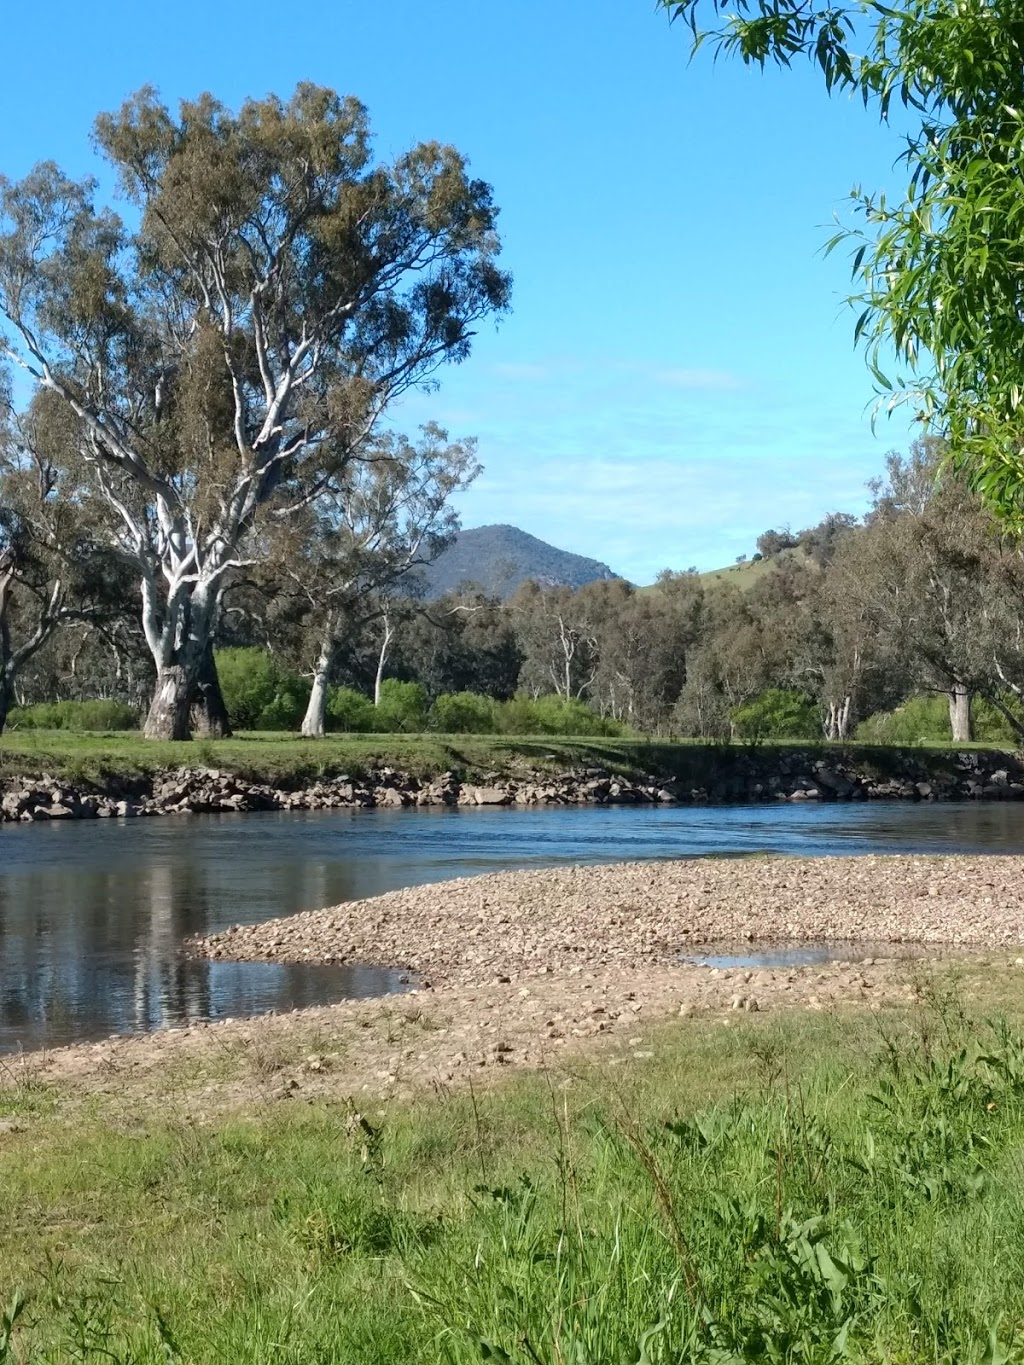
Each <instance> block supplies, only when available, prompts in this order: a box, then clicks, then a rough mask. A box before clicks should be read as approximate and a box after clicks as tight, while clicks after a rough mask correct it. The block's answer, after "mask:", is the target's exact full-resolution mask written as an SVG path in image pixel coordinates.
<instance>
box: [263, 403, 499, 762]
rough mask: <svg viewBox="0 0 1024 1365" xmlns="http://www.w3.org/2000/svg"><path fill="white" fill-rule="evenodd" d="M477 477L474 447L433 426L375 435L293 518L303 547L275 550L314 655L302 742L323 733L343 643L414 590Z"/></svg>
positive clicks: (447, 540) (446, 540) (451, 531)
mask: <svg viewBox="0 0 1024 1365" xmlns="http://www.w3.org/2000/svg"><path fill="white" fill-rule="evenodd" d="M478 470H479V465H478V464H477V460H476V444H475V442H474V441H472V440H467V441H449V439H448V433H447V432H446V431H444V430H443V429H442V428H441V427H438V426H436V425H434V424H432V423H431V424H428V425H427V426H425V427H424V428H423V429H422V431H421V433H420V437H419V439H418V440H417V441H409V440H408V439H407V438H405V437H403V436H400V435H398V434H397V433H394V432H388V433H384V434H381V435H380V436H378V437H377V438H376V439H375V440H373V441H372V442H370V443H368V444H367V446H366V447H365V448H362V449H361V450H360V451H359V456H358V458H357V459H351V460H350V461H349V462H348V464H347V467H346V468H345V469H344V470H343V471H342V472H340V473H338V474H336V475H335V477H333V478H332V480H331V482H330V483H329V484H328V485H327V487H326V488H325V489H324V490H323V491H322V492H321V493H320V494H319V496H318V497H317V499H316V500H315V502H313V503H312V504H311V505H310V507H309V508H308V510H307V513H306V515H305V517H303V518H302V519H301V520H299V519H293V521H294V525H293V528H292V529H293V531H294V532H296V533H297V534H298V535H299V536H300V537H301V539H302V543H301V544H299V545H292V546H288V545H285V546H284V553H283V555H282V563H281V572H283V574H284V575H286V576H287V578H289V579H290V580H291V584H292V588H291V591H292V592H293V594H294V595H295V596H296V598H297V599H299V600H300V601H301V602H302V603H303V604H304V611H303V620H304V633H305V634H306V635H307V636H308V638H309V639H311V640H312V641H313V642H314V650H315V654H314V658H313V660H312V668H311V674H312V690H311V692H310V698H309V705H308V706H307V708H306V714H305V718H304V719H303V722H302V733H303V734H304V735H307V736H310V737H314V738H315V737H318V736H321V735H322V734H323V733H324V717H325V707H326V702H327V688H328V684H329V683H330V680H331V676H332V673H333V670H334V666H335V661H336V659H337V656H338V652H339V649H341V647H342V646H343V644H344V643H345V640H346V637H347V636H351V635H358V633H359V631H360V630H361V629H362V628H363V627H364V626H365V625H366V624H367V623H368V622H370V621H373V620H378V621H379V620H381V619H384V618H386V617H387V613H388V604H389V601H390V599H391V598H393V597H394V596H396V595H401V594H402V592H403V586H404V588H405V592H406V595H408V594H409V593H410V592H412V591H413V590H414V588H415V584H414V582H412V581H410V580H411V576H412V574H413V573H414V570H415V569H416V568H417V567H418V566H420V565H424V564H429V563H430V562H431V561H432V560H433V559H435V558H436V557H437V556H438V555H439V554H440V553H441V551H442V550H443V549H445V548H446V546H448V545H449V544H451V542H452V540H453V539H454V536H455V533H456V532H457V530H458V528H459V523H458V518H457V516H456V513H455V510H454V508H453V507H452V504H451V499H452V496H453V495H454V494H455V493H456V492H458V491H459V490H460V489H463V488H465V487H466V486H467V484H468V483H469V482H470V481H471V480H472V479H473V478H475V476H476V474H477V472H478ZM379 671H380V670H378V672H379ZM378 690H379V689H378Z"/></svg>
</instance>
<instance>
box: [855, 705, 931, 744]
mask: <svg viewBox="0 0 1024 1365" xmlns="http://www.w3.org/2000/svg"><path fill="white" fill-rule="evenodd" d="M855 738H856V739H859V740H863V741H864V742H865V743H868V744H927V743H941V742H945V743H947V744H948V743H950V742H951V740H952V730H951V728H950V723H949V705H948V703H947V701H946V699H945V697H939V696H935V695H934V694H932V695H930V696H919V697H910V698H908V699H907V701H905V702H904V703H903V705H902V706H898V707H897V708H896V710H895V711H879V712H877V713H876V714H875V715H873V716H868V718H867V719H866V720H863V721H861V723H860V725H858V726H857V731H856V734H855Z"/></svg>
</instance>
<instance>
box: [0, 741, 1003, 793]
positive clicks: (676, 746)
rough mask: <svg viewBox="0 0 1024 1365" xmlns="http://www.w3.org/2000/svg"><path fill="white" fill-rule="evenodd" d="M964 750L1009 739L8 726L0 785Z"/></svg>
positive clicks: (891, 767)
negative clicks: (208, 772)
mask: <svg viewBox="0 0 1024 1365" xmlns="http://www.w3.org/2000/svg"><path fill="white" fill-rule="evenodd" d="M965 748H974V749H978V750H983V751H991V752H992V753H993V754H995V755H999V754H1001V753H1006V752H1010V751H1012V748H1013V746H1012V745H1009V744H1008V745H1005V746H1000V745H998V744H992V743H989V744H974V745H964V744H958V745H955V746H952V745H949V744H941V743H935V744H920V745H913V746H910V747H906V748H898V747H894V746H885V745H867V744H858V743H856V742H848V743H846V744H839V745H830V744H827V743H825V742H824V741H822V742H821V743H813V742H802V743H797V744H794V743H790V742H780V743H774V742H764V743H759V744H752V743H740V744H725V743H711V744H708V743H703V742H701V741H699V740H668V739H643V738H629V739H607V738H594V739H586V738H572V737H564V736H555V735H529V736H514V735H435V734H418V735H328V736H327V737H326V738H324V739H321V740H307V739H303V738H302V737H301V736H299V735H285V734H279V733H274V734H270V733H268V734H260V733H252V734H240V735H237V736H235V737H234V738H232V739H226V740H212V741H211V740H195V741H192V742H190V743H177V744H174V743H161V742H155V741H152V740H146V739H143V738H142V737H141V735H139V734H138V733H137V732H136V733H131V732H128V733H118V734H78V733H74V732H71V731H67V730H24V731H17V730H15V731H7V732H5V733H4V734H3V736H2V737H0V783H2V782H3V780H4V779H5V778H9V777H19V776H29V777H35V776H38V775H40V774H50V775H52V776H60V777H63V778H65V779H66V780H68V781H70V782H81V783H90V782H93V783H100V784H103V783H108V782H111V781H129V782H130V781H133V780H140V781H144V780H146V779H147V778H148V777H150V776H151V775H152V774H153V772H155V771H156V770H157V769H161V768H177V767H185V766H193V767H198V766H207V767H218V768H223V769H226V770H229V771H233V772H237V773H239V774H241V775H242V776H244V777H246V778H248V779H249V780H251V781H256V782H267V783H271V784H273V783H282V784H285V785H287V784H292V785H299V784H303V783H308V782H314V781H316V780H317V779H319V778H328V777H333V776H337V775H338V774H341V773H346V772H347V773H351V774H353V775H359V774H361V773H364V772H366V771H367V770H368V769H371V768H379V767H384V766H391V767H394V768H399V769H402V770H403V771H407V772H411V773H412V774H414V775H415V776H420V777H425V776H432V775H436V774H438V773H442V772H445V771H448V770H449V769H451V770H453V771H455V772H457V773H459V774H460V775H462V776H465V777H470V778H473V777H481V776H485V775H486V774H487V773H491V772H499V773H502V774H509V775H514V774H515V773H517V772H518V773H520V774H522V773H523V772H524V771H527V770H528V771H530V772H536V773H556V772H564V771H565V770H566V769H568V768H573V767H580V766H582V767H588V766H600V767H606V768H611V769H614V770H615V771H616V772H619V773H623V774H625V775H627V776H642V775H646V774H648V773H656V774H659V775H661V776H666V777H667V776H670V775H672V776H677V777H678V778H679V779H680V780H681V781H683V782H684V783H689V784H691V785H694V786H703V785H706V784H707V783H708V782H709V781H712V780H715V779H717V778H719V777H721V776H722V775H723V774H727V773H728V772H729V770H730V768H731V767H732V766H734V765H736V764H742V763H745V762H747V760H749V759H755V760H756V759H757V756H758V755H759V754H762V755H763V754H768V755H772V756H774V755H776V754H782V753H785V752H788V753H789V754H790V755H791V756H796V755H801V756H812V757H813V756H814V755H818V754H820V755H822V756H824V757H827V756H828V755H829V754H830V753H833V754H836V755H837V756H847V757H850V758H853V759H855V760H856V761H857V762H858V763H862V764H864V765H865V766H871V767H873V768H874V770H875V771H877V772H878V773H880V774H891V775H893V776H903V775H904V774H905V773H906V771H908V769H907V764H908V762H909V763H911V764H924V765H925V766H926V767H927V766H932V767H935V768H936V769H941V768H943V767H944V766H948V762H949V760H950V757H951V756H952V755H953V754H956V753H958V752H960V751H961V750H963V749H965Z"/></svg>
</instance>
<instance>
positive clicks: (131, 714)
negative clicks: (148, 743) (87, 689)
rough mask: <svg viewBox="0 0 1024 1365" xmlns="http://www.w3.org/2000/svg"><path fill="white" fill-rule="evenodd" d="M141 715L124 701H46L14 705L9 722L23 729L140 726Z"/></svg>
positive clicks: (84, 729) (101, 728)
mask: <svg viewBox="0 0 1024 1365" xmlns="http://www.w3.org/2000/svg"><path fill="white" fill-rule="evenodd" d="M139 719H140V717H139V713H138V711H136V710H135V709H134V708H133V707H131V706H128V705H126V704H125V703H124V702H123V701H44V702H37V703H36V704H35V705H33V706H17V707H14V708H13V709H12V710H11V711H10V713H9V714H8V717H7V723H8V725H9V726H10V727H11V728H16V729H20V730H73V731H86V730H137V729H138V728H139Z"/></svg>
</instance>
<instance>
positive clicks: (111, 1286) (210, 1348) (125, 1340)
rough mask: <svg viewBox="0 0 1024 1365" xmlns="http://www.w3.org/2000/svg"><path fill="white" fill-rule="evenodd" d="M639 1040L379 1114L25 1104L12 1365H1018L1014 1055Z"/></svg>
mask: <svg viewBox="0 0 1024 1365" xmlns="http://www.w3.org/2000/svg"><path fill="white" fill-rule="evenodd" d="M650 1046H652V1048H653V1053H654V1055H653V1057H651V1058H650V1060H648V1061H633V1062H632V1063H628V1064H624V1065H621V1066H619V1067H613V1066H611V1065H610V1064H609V1062H608V1060H607V1059H605V1060H604V1061H603V1062H595V1063H593V1064H590V1065H583V1064H580V1066H579V1068H578V1070H577V1071H576V1072H575V1073H569V1074H567V1075H564V1076H563V1075H559V1076H550V1077H548V1076H535V1077H532V1078H526V1079H523V1078H519V1079H514V1080H512V1081H511V1082H509V1083H506V1084H504V1085H502V1086H500V1087H498V1088H495V1089H491V1090H487V1091H483V1092H480V1091H477V1093H475V1094H473V1095H468V1094H459V1095H446V1096H443V1097H440V1098H438V1099H433V1100H427V1099H425V1100H422V1101H420V1102H418V1103H415V1104H404V1105H398V1104H394V1105H392V1106H390V1107H389V1109H388V1111H387V1113H386V1114H385V1113H382V1112H380V1111H378V1110H377V1109H376V1108H371V1109H368V1111H367V1113H366V1114H365V1115H357V1114H356V1113H355V1111H354V1110H353V1108H352V1107H351V1106H350V1105H348V1104H346V1103H344V1102H342V1101H338V1102H330V1103H328V1102H318V1103H315V1104H310V1105H305V1104H303V1103H302V1102H301V1101H300V1100H292V1101H289V1102H287V1103H278V1104H277V1105H276V1106H271V1107H266V1106H264V1107H253V1108H251V1109H250V1110H249V1111H248V1112H243V1113H240V1114H236V1115H234V1116H230V1117H220V1118H217V1119H214V1120H210V1121H205V1122H204V1121H201V1120H193V1119H190V1118H189V1117H187V1111H186V1110H185V1106H184V1101H183V1102H182V1111H181V1112H179V1113H177V1114H175V1113H173V1112H171V1113H170V1114H168V1112H167V1111H166V1110H152V1111H147V1109H146V1108H145V1106H143V1105H140V1104H138V1103H135V1102H133V1101H131V1099H130V1097H129V1096H128V1095H125V1096H122V1097H121V1098H120V1099H119V1098H118V1097H117V1095H116V1094H111V1095H110V1096H108V1097H106V1098H104V1099H102V1100H97V1101H93V1102H92V1103H91V1104H90V1105H87V1106H85V1108H84V1109H83V1108H82V1107H81V1106H79V1107H77V1108H72V1109H70V1110H69V1111H68V1112H67V1113H64V1112H63V1111H60V1112H59V1113H58V1114H57V1116H55V1115H54V1112H53V1109H52V1103H53V1097H52V1096H47V1095H45V1094H43V1095H39V1096H36V1097H35V1101H34V1103H35V1106H36V1107H33V1103H28V1104H27V1107H23V1110H22V1111H21V1112H23V1113H24V1114H25V1115H26V1118H25V1131H24V1132H21V1133H14V1134H7V1135H4V1136H2V1137H0V1294H2V1296H3V1297H2V1299H0V1302H4V1303H7V1302H16V1300H15V1296H16V1295H17V1294H19V1293H20V1294H23V1295H24V1296H25V1298H26V1306H25V1307H24V1309H23V1310H22V1311H21V1312H20V1316H17V1315H16V1316H17V1322H16V1323H15V1324H14V1325H13V1328H12V1330H11V1333H10V1338H11V1344H10V1345H9V1347H7V1348H6V1349H7V1352H8V1357H9V1358H10V1359H13V1360H18V1361H24V1362H29V1361H31V1362H42V1361H58V1360H59V1361H65V1360H67V1361H72V1360H74V1361H90V1362H97V1365H98V1362H100V1361H107V1362H110V1361H117V1362H138V1365H150V1363H151V1362H152V1363H153V1365H156V1362H158V1361H159V1362H163V1365H167V1362H170V1361H182V1362H184V1361H188V1362H218V1365H219V1363H220V1362H227V1361H230V1362H232V1363H233V1365H235V1363H237V1365H246V1363H248V1362H251V1363H252V1365H256V1362H260V1365H262V1363H263V1362H267V1361H274V1362H294V1365H300V1363H301V1365H309V1363H310V1362H353V1365H354V1363H355V1362H360V1363H362V1362H375V1363H378V1365H391V1363H392V1362H394V1363H395V1365H397V1363H398V1362H402V1365H428V1363H429V1365H436V1363H437V1362H449V1363H450V1365H469V1362H475V1361H481V1360H491V1361H495V1362H509V1361H512V1362H515V1365H538V1362H541V1363H542V1365H620V1363H621V1365H624V1363H625V1362H634V1363H635V1365H642V1362H647V1365H669V1363H670V1362H671V1363H672V1365H676V1362H680V1363H681V1362H698V1363H699V1365H733V1363H735V1362H787V1365H788V1363H790V1362H791V1363H792V1365H797V1363H798V1362H800V1363H803V1365H812V1363H817V1362H821V1365H824V1363H825V1362H831V1361H840V1360H843V1361H860V1362H869V1361H871V1362H879V1365H881V1362H899V1363H900V1365H910V1363H911V1362H926V1361H927V1362H949V1365H953V1362H956V1365H970V1363H971V1362H977V1365H982V1362H986V1363H987V1365H995V1362H1008V1361H1019V1360H1021V1359H1024V1355H1022V1351H1021V1344H1022V1324H1024V1180H1022V1178H1021V1177H1022V1173H1024V1171H1022V1163H1024V1156H1022V1152H1024V1045H1022V1044H1021V1042H1020V1041H1018V1040H1017V1039H1016V1037H1015V1036H1014V1035H1013V1034H1012V1033H1011V1032H1009V1030H1007V1029H1004V1028H1003V1027H1001V1026H999V1025H995V1026H989V1025H985V1024H982V1023H979V1022H978V1021H977V1020H974V1019H971V1018H969V1017H966V1016H965V1015H964V1014H963V1013H962V1011H961V1009H960V1007H959V1005H958V1004H957V1003H956V1002H955V1001H953V1000H951V999H949V998H946V999H940V998H938V995H936V1003H935V1004H934V1006H933V1007H932V1009H931V1010H930V1011H929V1012H928V1013H927V1014H926V1015H924V1016H923V1017H922V1019H921V1021H920V1022H919V1024H918V1025H917V1026H916V1027H910V1025H909V1023H908V1022H907V1021H900V1020H896V1019H895V1017H893V1018H892V1019H890V1021H889V1024H888V1026H887V1028H883V1027H882V1026H881V1025H879V1023H878V1022H877V1021H875V1020H872V1019H867V1018H861V1017H852V1018H851V1017H848V1018H845V1019H838V1018H831V1017H825V1016H807V1015H799V1016H797V1015H791V1016H784V1017H779V1018H776V1019H774V1020H772V1019H766V1020H753V1021H750V1022H749V1023H746V1024H743V1025H741V1026H739V1027H731V1028H726V1027H723V1026H722V1025H720V1024H719V1025H699V1024H688V1025H683V1024H674V1025H672V1026H671V1027H667V1028H665V1029H663V1030H661V1031H660V1032H659V1033H656V1034H655V1035H654V1041H653V1044H651V1045H650ZM4 1343H5V1337H4V1328H3V1325H2V1324H0V1359H4V1358H5V1345H4Z"/></svg>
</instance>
